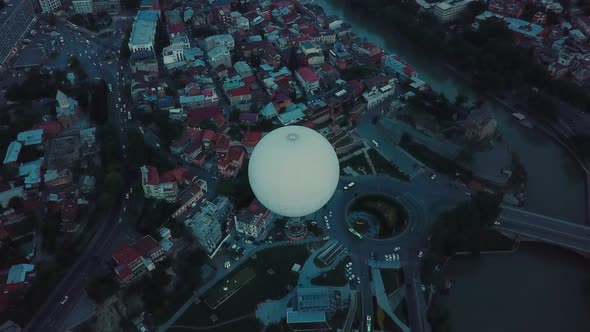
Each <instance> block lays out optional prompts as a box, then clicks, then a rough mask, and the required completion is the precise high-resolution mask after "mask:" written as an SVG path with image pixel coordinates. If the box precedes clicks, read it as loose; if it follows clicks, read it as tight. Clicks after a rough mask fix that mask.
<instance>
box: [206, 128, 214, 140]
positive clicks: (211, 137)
mask: <svg viewBox="0 0 590 332" xmlns="http://www.w3.org/2000/svg"><path fill="white" fill-rule="evenodd" d="M214 139H215V132H214V131H212V130H209V129H206V130H205V132H204V133H203V140H204V141H212V140H214Z"/></svg>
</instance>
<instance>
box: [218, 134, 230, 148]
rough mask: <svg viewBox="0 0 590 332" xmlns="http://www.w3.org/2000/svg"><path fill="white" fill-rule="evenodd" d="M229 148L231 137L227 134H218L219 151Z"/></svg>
mask: <svg viewBox="0 0 590 332" xmlns="http://www.w3.org/2000/svg"><path fill="white" fill-rule="evenodd" d="M228 149H229V137H227V136H225V135H219V136H217V141H216V142H215V150H216V151H217V152H225V151H227V150H228Z"/></svg>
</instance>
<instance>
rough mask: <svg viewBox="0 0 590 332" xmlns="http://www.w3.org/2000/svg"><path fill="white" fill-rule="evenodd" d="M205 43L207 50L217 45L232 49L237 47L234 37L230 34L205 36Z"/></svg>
mask: <svg viewBox="0 0 590 332" xmlns="http://www.w3.org/2000/svg"><path fill="white" fill-rule="evenodd" d="M205 45H206V47H207V51H209V50H211V49H213V48H215V47H217V46H225V47H227V48H228V49H230V50H233V49H234V47H235V42H234V37H232V35H230V34H224V35H215V36H209V37H207V38H205Z"/></svg>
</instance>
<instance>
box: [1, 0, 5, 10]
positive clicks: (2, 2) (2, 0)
mask: <svg viewBox="0 0 590 332" xmlns="http://www.w3.org/2000/svg"><path fill="white" fill-rule="evenodd" d="M4 6H5V4H4V0H0V9H4Z"/></svg>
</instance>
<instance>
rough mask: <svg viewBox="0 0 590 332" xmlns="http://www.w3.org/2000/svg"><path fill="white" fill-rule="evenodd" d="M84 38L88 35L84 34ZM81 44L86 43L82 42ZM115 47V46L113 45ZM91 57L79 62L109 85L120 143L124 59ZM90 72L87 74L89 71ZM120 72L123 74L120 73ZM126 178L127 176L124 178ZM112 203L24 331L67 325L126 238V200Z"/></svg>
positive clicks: (112, 118)
mask: <svg viewBox="0 0 590 332" xmlns="http://www.w3.org/2000/svg"><path fill="white" fill-rule="evenodd" d="M88 38H92V37H91V36H88ZM93 46H95V47H96V48H97V49H98V52H99V53H100V52H105V51H106V50H107V49H106V48H103V47H101V46H97V45H95V44H93ZM82 47H86V45H83V46H82ZM113 47H115V46H113ZM117 49H118V46H117ZM90 61H91V60H88V62H87V60H85V58H80V62H81V65H82V66H84V68H87V67H88V68H93V69H95V70H98V73H97V75H99V77H100V78H102V79H104V80H105V81H106V82H107V83H110V84H111V85H112V87H113V92H112V93H111V94H110V95H109V100H108V104H109V121H110V122H111V124H112V125H113V126H115V128H117V133H118V140H119V142H120V143H121V146H123V145H124V142H125V134H124V128H125V124H126V121H125V120H124V118H123V117H121V114H120V113H121V112H120V107H115V105H116V104H118V98H119V97H122V98H124V97H123V95H122V94H121V90H120V88H121V87H122V84H120V82H119V80H118V79H119V77H118V76H119V75H118V74H117V73H118V70H119V68H120V66H122V65H123V64H124V63H123V62H122V61H119V62H114V63H112V64H105V65H102V66H100V67H93V66H92V65H91V64H90ZM89 76H90V75H89ZM121 76H123V75H121ZM124 156H125V152H124V151H120V155H119V157H120V158H121V159H122V160H124ZM128 180H129V179H128ZM115 202H116V203H115V204H116V205H115V206H113V208H112V209H111V212H110V214H109V215H108V217H107V218H105V220H103V221H102V223H101V225H100V226H99V227H98V229H97V230H96V233H95V235H94V237H93V238H92V239H91V241H90V242H89V244H88V245H87V247H86V249H85V250H84V251H83V253H82V254H81V255H80V256H79V257H78V258H77V259H76V261H75V262H74V264H73V265H72V267H71V268H70V270H69V271H68V272H67V273H66V275H65V276H64V278H63V279H62V280H61V282H60V283H59V284H58V285H56V287H55V289H54V290H53V291H52V292H51V294H50V295H49V296H48V298H47V300H46V301H45V303H44V304H43V306H41V308H40V309H39V310H38V311H37V313H36V314H35V316H34V317H33V318H32V319H31V321H30V322H29V324H27V326H26V327H25V329H24V331H31V332H36V331H62V330H65V329H66V328H67V327H66V326H64V323H65V321H66V319H67V318H68V316H69V314H70V312H71V311H72V309H74V307H75V306H76V303H77V302H78V301H79V300H80V299H81V298H82V297H83V296H86V295H85V291H84V289H85V287H86V284H87V282H88V281H89V280H91V279H92V278H94V277H95V276H96V275H100V274H101V273H104V271H105V269H107V268H108V266H107V265H106V263H107V262H109V261H110V260H109V257H110V254H111V252H112V250H113V249H114V247H116V246H119V245H120V244H121V243H122V242H127V241H129V238H128V237H129V235H128V234H127V229H126V227H125V225H124V224H122V223H119V219H120V217H121V212H122V211H123V209H124V205H125V204H126V200H125V198H124V195H121V197H119V198H118V199H115ZM65 296H68V300H67V301H66V302H65V303H64V304H63V305H62V304H60V301H62V299H64V297H65Z"/></svg>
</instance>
